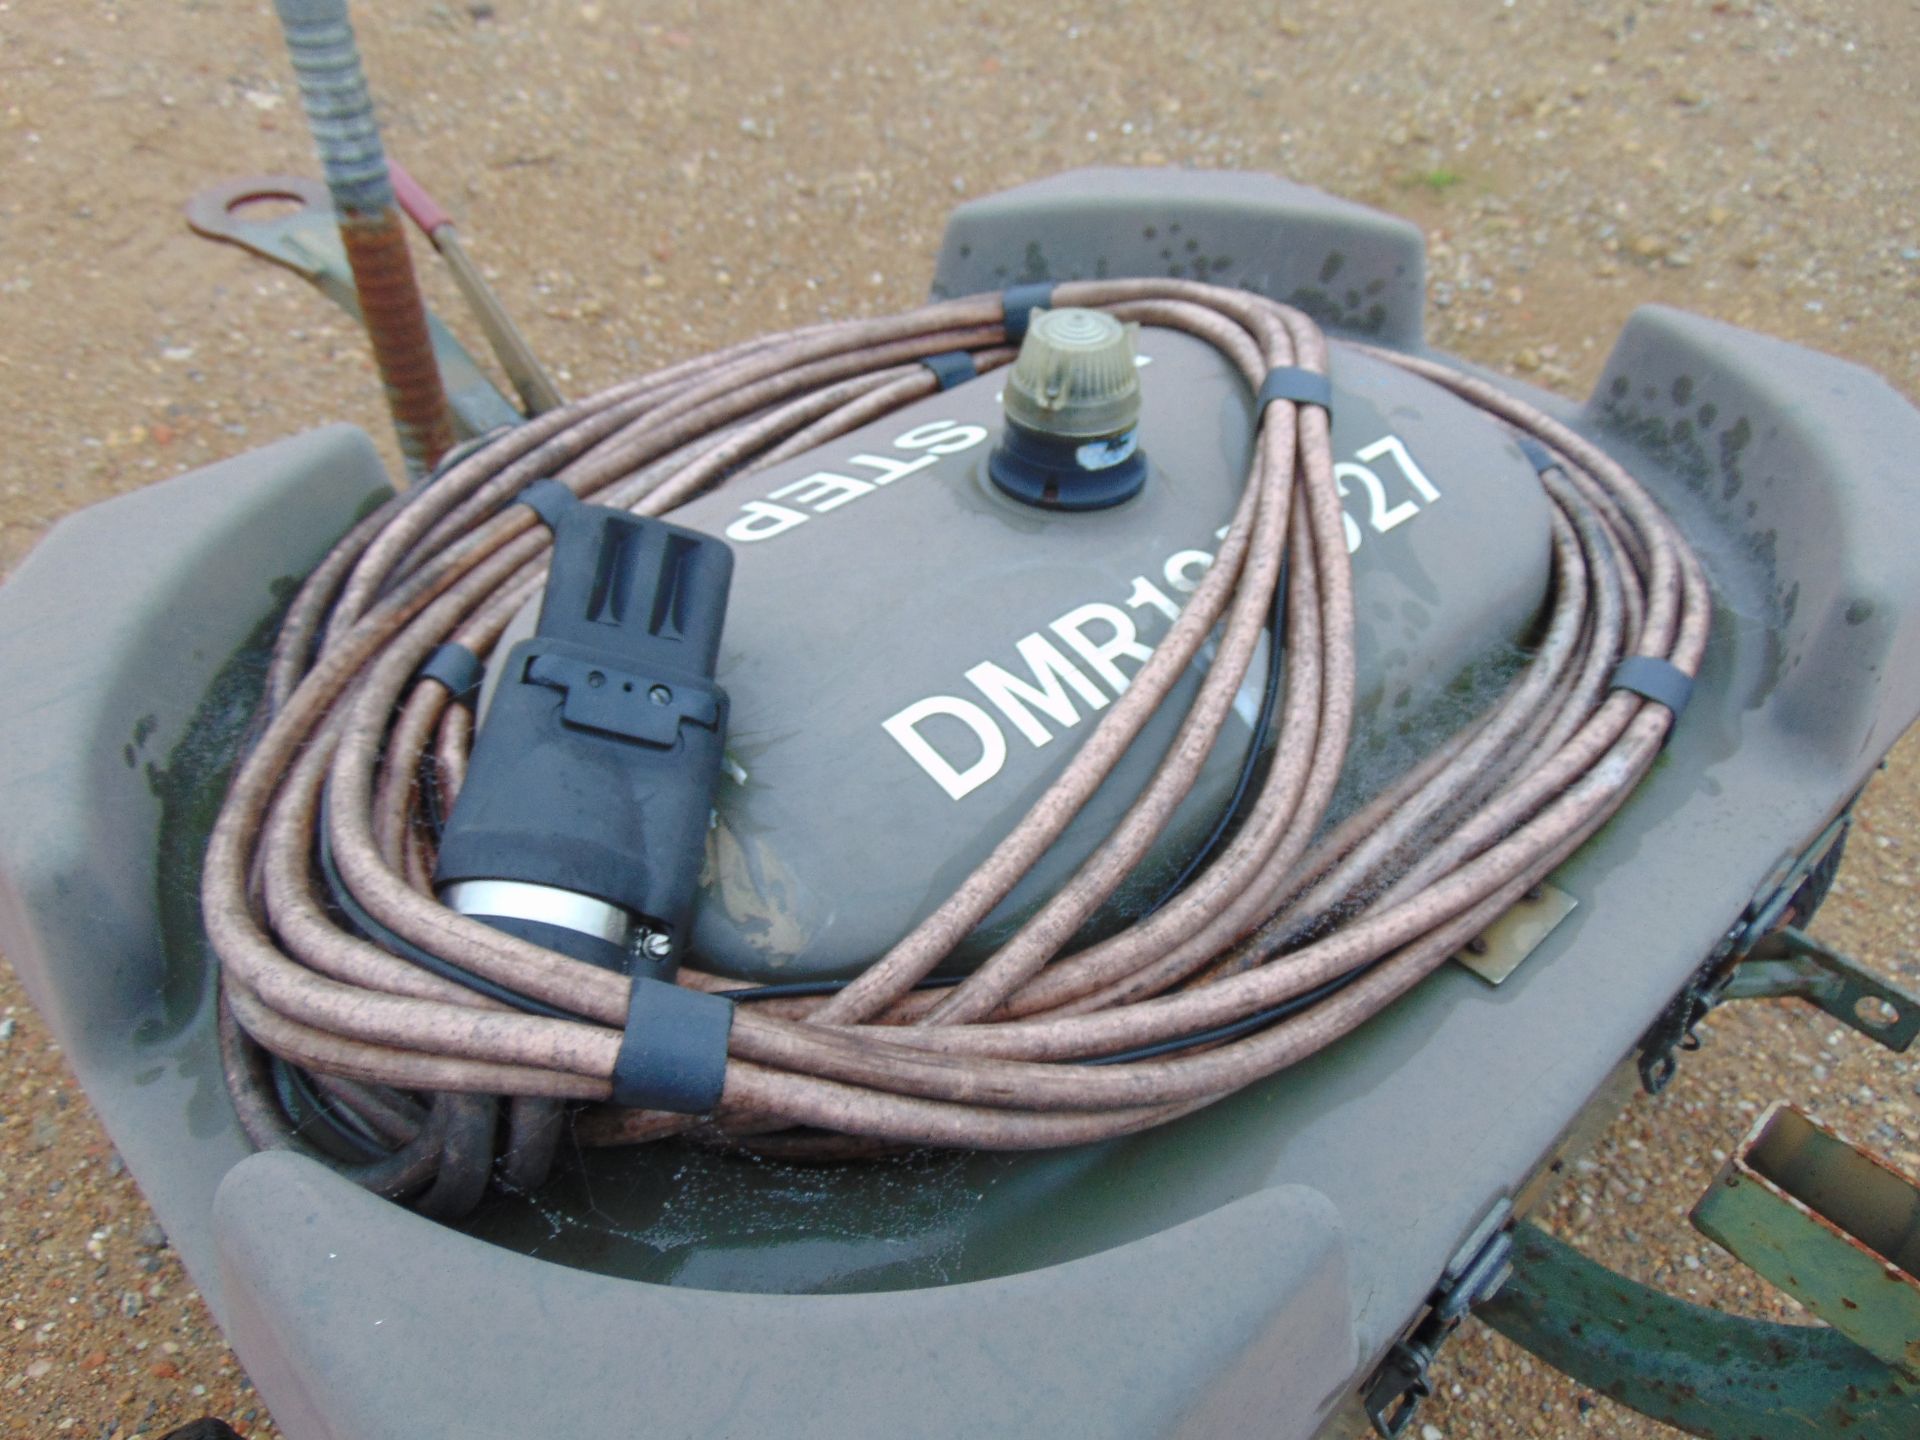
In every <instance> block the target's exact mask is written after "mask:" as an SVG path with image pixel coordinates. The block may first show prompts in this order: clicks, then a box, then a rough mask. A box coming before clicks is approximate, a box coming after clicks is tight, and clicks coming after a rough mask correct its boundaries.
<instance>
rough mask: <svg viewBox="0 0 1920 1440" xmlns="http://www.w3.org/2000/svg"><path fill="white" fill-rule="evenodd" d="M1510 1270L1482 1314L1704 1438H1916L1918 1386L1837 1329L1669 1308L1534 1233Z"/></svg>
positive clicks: (1550, 1357)
mask: <svg viewBox="0 0 1920 1440" xmlns="http://www.w3.org/2000/svg"><path fill="white" fill-rule="evenodd" d="M1514 1242H1515V1248H1514V1257H1513V1264H1514V1270H1513V1275H1512V1277H1511V1278H1510V1279H1509V1280H1508V1281H1507V1283H1506V1285H1505V1286H1504V1287H1503V1288H1502V1289H1501V1291H1500V1293H1499V1294H1498V1295H1496V1296H1494V1297H1493V1298H1492V1299H1491V1300H1489V1301H1487V1302H1486V1303H1485V1304H1483V1305H1482V1306H1480V1307H1479V1308H1478V1309H1477V1310H1476V1311H1475V1312H1474V1313H1475V1314H1477V1315H1478V1316H1479V1317H1480V1318H1481V1319H1482V1320H1484V1321H1485V1322H1486V1323H1487V1324H1489V1325H1491V1326H1492V1327H1493V1328H1494V1329H1496V1330H1498V1331H1499V1332H1500V1333H1501V1334H1502V1335H1505V1336H1506V1337H1507V1338H1508V1339H1510V1340H1513V1341H1515V1342H1516V1343H1517V1344H1520V1345H1523V1346H1525V1347H1526V1348H1527V1349H1528V1350H1531V1351H1532V1352H1533V1353H1534V1354H1536V1355H1538V1356H1539V1357H1540V1358H1541V1359H1542V1360H1545V1361H1546V1362H1547V1363H1548V1364H1549V1365H1552V1366H1554V1367H1555V1368H1556V1369H1559V1370H1563V1371H1565V1372H1566V1373H1567V1374H1568V1375H1571V1376H1572V1377H1573V1378H1574V1379H1576V1380H1578V1381H1579V1382H1580V1383H1581V1384H1583V1385H1587V1386H1590V1387H1591V1388H1592V1389H1594V1390H1595V1391H1597V1392H1598V1393H1600V1394H1602V1395H1605V1396H1607V1397H1609V1398H1610V1399H1613V1400H1617V1401H1619V1402H1620V1403H1621V1404H1623V1405H1627V1406H1630V1407H1631V1408H1633V1409H1635V1410H1638V1411H1639V1412H1640V1413H1642V1414H1643V1415H1650V1416H1652V1417H1653V1418H1654V1419H1656V1420H1660V1421H1663V1422H1664V1423H1666V1424H1669V1425H1673V1426H1676V1427H1678V1428H1679V1429H1682V1430H1685V1431H1687V1432H1688V1433H1689V1434H1693V1435H1699V1436H1704V1437H1709V1440H1721V1437H1724V1440H1821V1437H1832V1436H1836V1435H1845V1436H1848V1437H1850V1440H1913V1437H1914V1436H1916V1435H1920V1383H1916V1382H1915V1381H1913V1380H1912V1379H1910V1378H1908V1377H1906V1376H1903V1375H1902V1374H1901V1373H1900V1371H1898V1370H1896V1369H1895V1368H1893V1367H1892V1366H1890V1365H1887V1364H1885V1363H1883V1362H1881V1361H1880V1360H1877V1359H1875V1358H1874V1357H1873V1356H1872V1355H1871V1354H1869V1353H1868V1352H1867V1351H1865V1350H1863V1349H1861V1348H1860V1347H1859V1346H1858V1345H1856V1344H1854V1343H1853V1341H1851V1340H1849V1339H1848V1338H1847V1337H1846V1336H1845V1335H1842V1334H1841V1333H1840V1332H1839V1331H1837V1330H1832V1329H1828V1328H1827V1327H1825V1326H1818V1325H1807V1326H1803V1325H1780V1324H1774V1323H1771V1322H1768V1321H1763V1320H1749V1319H1745V1318H1743V1317H1741V1316H1737V1315H1727V1314H1723V1313H1722V1312H1720V1311H1718V1310H1709V1309H1706V1308H1705V1307H1703V1306H1699V1305H1694V1304H1690V1303H1689V1302H1687V1301H1684V1300H1679V1299H1675V1298H1674V1297H1673V1296H1671V1295H1667V1294H1664V1293H1662V1292H1661V1291H1658V1290H1654V1289H1651V1288H1649V1287H1648V1286H1645V1285H1641V1284H1639V1283H1637V1282H1635V1281H1632V1280H1629V1279H1627V1278H1626V1277H1624V1276H1622V1275H1619V1274H1616V1273H1615V1272H1614V1271H1612V1270H1609V1269H1607V1268H1606V1267H1605V1266H1603V1265H1599V1264H1596V1263H1595V1262H1594V1261H1592V1260H1589V1259H1588V1258H1587V1257H1586V1256H1585V1255H1582V1254H1581V1253H1580V1252H1579V1251H1578V1250H1576V1249H1575V1248H1573V1247H1572V1246H1571V1245H1568V1244H1566V1243H1565V1242H1564V1241H1561V1240H1558V1239H1555V1238H1554V1237H1553V1236H1552V1235H1549V1234H1547V1232H1546V1231H1544V1230H1542V1229H1540V1228H1539V1227H1538V1226H1536V1225H1533V1224H1531V1223H1523V1224H1521V1225H1520V1226H1519V1227H1518V1228H1517V1229H1516V1230H1515V1232H1514Z"/></svg>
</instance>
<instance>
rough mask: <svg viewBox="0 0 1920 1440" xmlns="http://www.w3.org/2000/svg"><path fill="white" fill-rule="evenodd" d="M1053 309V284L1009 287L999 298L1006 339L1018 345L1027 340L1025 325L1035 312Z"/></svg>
mask: <svg viewBox="0 0 1920 1440" xmlns="http://www.w3.org/2000/svg"><path fill="white" fill-rule="evenodd" d="M1052 308H1053V282H1052V281H1051V280H1042V281H1040V282H1038V283H1037V284H1033V285H1011V286H1009V287H1008V288H1007V290H1006V293H1005V294H1003V295H1002V296H1001V297H1000V313H1001V315H1002V317H1003V318H1004V319H1005V321H1006V326H1007V339H1008V340H1010V341H1012V342H1013V343H1014V344H1015V345H1018V344H1019V343H1020V342H1021V341H1022V340H1024V339H1026V338H1027V325H1028V322H1030V321H1031V320H1032V319H1033V312H1034V311H1036V310H1051V309H1052Z"/></svg>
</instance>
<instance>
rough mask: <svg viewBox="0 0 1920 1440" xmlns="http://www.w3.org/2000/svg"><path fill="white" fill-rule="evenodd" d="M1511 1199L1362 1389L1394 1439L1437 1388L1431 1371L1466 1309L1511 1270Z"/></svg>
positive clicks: (1458, 1258)
mask: <svg viewBox="0 0 1920 1440" xmlns="http://www.w3.org/2000/svg"><path fill="white" fill-rule="evenodd" d="M1512 1219H1513V1202H1512V1201H1510V1200H1507V1199H1505V1198H1504V1197H1503V1198H1502V1199H1501V1200H1500V1201H1499V1202H1498V1203H1497V1204H1495V1205H1494V1207H1493V1208H1492V1209H1491V1210H1489V1211H1488V1212H1487V1213H1486V1215H1485V1217H1484V1218H1483V1219H1482V1220H1481V1221H1480V1223H1479V1224H1478V1225H1476V1226H1474V1228H1473V1233H1472V1234H1471V1235H1469V1236H1468V1237H1467V1239H1466V1243H1465V1244H1463V1245H1462V1246H1461V1247H1460V1248H1459V1250H1457V1251H1456V1252H1455V1253H1454V1257H1453V1259H1451V1260H1449V1261H1448V1262H1447V1268H1446V1269H1445V1270H1443V1271H1442V1272H1441V1273H1440V1278H1439V1280H1438V1281H1436V1282H1435V1284H1434V1287H1433V1294H1432V1295H1431V1296H1429V1297H1428V1299H1427V1308H1426V1313H1425V1315H1424V1316H1422V1318H1421V1320H1420V1322H1419V1324H1417V1325H1415V1326H1414V1327H1413V1329H1412V1330H1411V1331H1409V1332H1408V1333H1407V1334H1406V1335H1405V1336H1403V1337H1402V1338H1401V1339H1399V1340H1397V1341H1395V1342H1394V1346H1393V1348H1392V1349H1391V1350H1389V1351H1388V1352H1387V1357H1386V1359H1384V1360H1382V1361H1381V1362H1380V1368H1379V1369H1377V1370H1375V1371H1374V1372H1373V1376H1372V1378H1371V1379H1369V1380H1368V1381H1367V1383H1366V1385H1365V1387H1364V1388H1363V1390H1362V1392H1361V1393H1362V1394H1363V1396H1364V1397H1365V1403H1366V1407H1367V1418H1368V1419H1369V1420H1371V1421H1372V1422H1373V1429H1374V1433H1375V1434H1377V1435H1381V1436H1384V1437H1386V1440H1393V1437H1395V1436H1398V1435H1403V1434H1405V1433H1406V1430H1407V1427H1408V1426H1410V1425H1411V1424H1413V1417H1414V1416H1415V1415H1416V1414H1417V1413H1418V1412H1419V1409H1420V1404H1421V1402H1422V1401H1423V1400H1425V1399H1426V1398H1427V1397H1428V1396H1429V1395H1431V1394H1432V1393H1433V1387H1432V1385H1431V1384H1430V1383H1429V1381H1428V1379H1427V1370H1428V1368H1429V1367H1430V1366H1431V1365H1432V1364H1433V1358H1434V1356H1435V1355H1436V1354H1438V1353H1439V1350H1440V1347H1441V1346H1442V1345H1443V1344H1445V1343H1446V1340H1447V1337H1448V1336H1450V1335H1451V1334H1453V1332H1454V1331H1455V1330H1457V1329H1459V1328H1460V1322H1461V1321H1462V1320H1464V1319H1465V1318H1466V1316H1467V1312H1468V1311H1469V1310H1471V1309H1472V1308H1473V1307H1474V1306H1476V1305H1478V1304H1479V1303H1480V1302H1481V1301H1483V1300H1489V1299H1492V1298H1493V1296H1494V1295H1496V1294H1498V1293H1499V1291H1500V1287H1501V1286H1503V1285H1505V1284H1506V1283H1507V1278H1508V1277H1509V1276H1510V1275H1512V1273H1513V1227H1512V1224H1511V1221H1512Z"/></svg>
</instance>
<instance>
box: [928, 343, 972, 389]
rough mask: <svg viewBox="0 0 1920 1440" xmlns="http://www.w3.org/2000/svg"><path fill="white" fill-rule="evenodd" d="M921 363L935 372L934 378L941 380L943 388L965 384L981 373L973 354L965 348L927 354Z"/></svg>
mask: <svg viewBox="0 0 1920 1440" xmlns="http://www.w3.org/2000/svg"><path fill="white" fill-rule="evenodd" d="M920 363H921V364H922V365H924V366H926V367H927V369H929V370H931V371H932V372H933V378H934V379H936V380H938V381H939V382H940V388H941V389H942V390H951V389H953V387H954V386H956V385H964V384H966V383H967V381H969V380H972V379H974V378H975V377H976V376H978V375H979V373H980V370H979V367H978V366H976V365H975V364H974V363H973V356H971V355H969V354H968V353H967V352H966V351H964V350H946V351H942V352H941V353H940V354H938V355H926V356H923V357H922V358H921V360H920Z"/></svg>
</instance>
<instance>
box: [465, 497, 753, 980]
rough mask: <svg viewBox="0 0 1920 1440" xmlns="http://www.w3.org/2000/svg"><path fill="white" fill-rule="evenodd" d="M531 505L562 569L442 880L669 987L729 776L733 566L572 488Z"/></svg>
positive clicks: (469, 900)
mask: <svg viewBox="0 0 1920 1440" xmlns="http://www.w3.org/2000/svg"><path fill="white" fill-rule="evenodd" d="M520 499H521V500H522V501H523V502H524V503H526V504H528V505H530V506H532V507H533V509H534V510H535V511H536V512H538V513H539V515H540V517H541V519H542V520H543V521H545V522H546V523H547V525H548V526H549V527H550V528H551V529H552V531H553V559H552V568H551V571H550V573H549V575H548V577H547V586H546V592H545V594H544V595H543V596H542V599H541V603H540V618H539V623H538V626H537V628H536V629H535V632H534V635H533V637H532V638H531V639H528V640H523V641H521V642H520V643H519V644H518V645H515V646H514V647H513V649H512V650H511V651H510V652H509V653H508V655H507V660H506V664H505V667H504V669H503V672H502V674H501V676H500V678H499V683H498V685H497V687H496V688H495V690H494V693H493V696H492V700H491V703H490V704H489V705H488V707H487V710H486V712H485V715H484V716H483V718H482V721H481V724H480V728H479V731H478V733H477V734H476V736H475V738H474V745H473V755H472V759H471V761H470V763H469V766H468V770H467V776H466V780H465V783H464V784H463V785H462V786H461V789H460V794H459V798H458V800H457V801H456V802H455V804H454V807H453V813H452V814H451V815H450V816H449V817H448V819H447V824H446V828H445V831H444V833H443V834H442V836H441V841H440V856H439V863H438V865H437V867H436V869H435V871H434V884H435V886H436V888H437V889H438V890H439V892H440V895H441V898H442V899H443V900H444V901H445V902H446V903H447V904H448V905H449V906H450V907H451V908H453V909H456V910H459V911H461V912H462V913H463V914H467V915H471V916H473V917H474V918H476V919H481V920H485V921H486V922H487V923H489V924H491V925H494V926H496V927H497V928H499V929H502V930H505V931H507V932H509V933H511V934H515V935H518V936H520V937H521V938H523V939H526V940H530V941H533V942H534V943H536V944H540V945H545V946H547V947H548V948H550V949H554V950H559V951H561V952H562V953H564V954H568V955H572V956H574V957H575V958H577V959H581V960H586V961H589V962H590V963H593V964H596V965H602V966H605V967H607V968H609V969H614V970H619V971H622V972H626V973H633V974H639V975H647V976H652V977H654V978H665V977H666V976H668V975H670V974H671V973H672V971H673V969H674V966H675V963H676V957H677V956H678V954H679V952H680V951H681V950H682V949H683V948H684V944H685V939H686V933H687V926H688V921H689V915H690V912H691V910H692V906H693V899H694V892H695V888H696V886H697V884H698V881H699V876H700V869H701V865H702V862H703V860H704V858H705V853H706V835H707V829H708V822H709V817H710V816H711V814H712V809H713V793H714V788H715V786H716V784H717V782H718V780H719V776H720V764H721V755H722V746H723V744H724V741H725V736H726V726H727V696H726V692H725V691H724V690H722V689H721V688H720V687H719V686H718V685H716V684H715V683H714V678H713V677H714V668H715V664H716V661H717V659H718V655H719V649H720V631H721V626H722V624H723V622H724V620H725V616H726V605H727V590H728V586H729V584H730V583H731V580H732V576H733V554H732V552H731V551H730V550H729V549H728V548H727V546H726V544H725V543H724V542H723V541H720V540H716V539H713V538H712V537H711V536H707V535H702V534H699V533H698V532H696V531H692V530H686V529H683V528H681V527H680V526H677V525H669V524H667V523H665V522H664V521H660V520H653V519H648V518H646V517H643V516H638V515H632V514H629V513H627V512H626V511H623V510H613V509H609V508H608V507H606V506H602V505H589V504H586V503H584V502H582V501H580V500H578V499H576V498H575V497H574V495H573V494H572V492H570V491H569V490H567V488H566V487H565V486H563V485H561V484H559V483H558V482H555V481H550V480H546V481H538V482H536V483H535V484H534V485H532V486H530V487H528V489H527V490H526V491H524V492H522V495H521V497H520Z"/></svg>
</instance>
